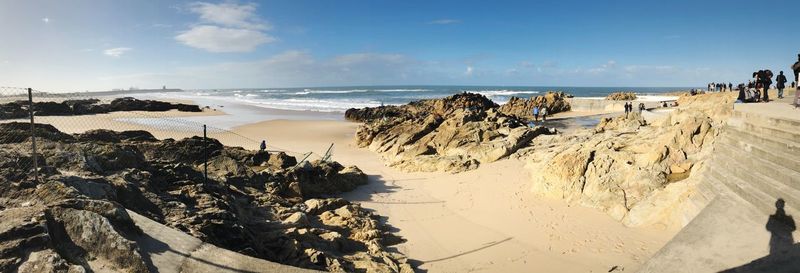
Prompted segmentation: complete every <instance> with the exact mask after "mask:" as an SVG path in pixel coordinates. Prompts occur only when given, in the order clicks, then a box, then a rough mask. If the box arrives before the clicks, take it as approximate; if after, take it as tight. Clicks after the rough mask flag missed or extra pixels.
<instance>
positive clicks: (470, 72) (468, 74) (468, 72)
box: [464, 66, 475, 76]
mask: <svg viewBox="0 0 800 273" xmlns="http://www.w3.org/2000/svg"><path fill="white" fill-rule="evenodd" d="M474 71H475V70H474V69H473V68H472V66H467V71H464V75H467V76H472V73H473V72H474Z"/></svg>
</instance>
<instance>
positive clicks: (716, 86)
mask: <svg viewBox="0 0 800 273" xmlns="http://www.w3.org/2000/svg"><path fill="white" fill-rule="evenodd" d="M711 91H717V92H722V91H733V84H732V83H728V84H725V83H713V82H712V83H709V84H708V92H711Z"/></svg>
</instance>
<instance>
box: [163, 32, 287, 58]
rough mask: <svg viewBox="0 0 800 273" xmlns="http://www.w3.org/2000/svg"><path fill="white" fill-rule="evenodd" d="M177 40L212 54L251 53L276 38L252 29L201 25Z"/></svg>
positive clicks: (177, 37)
mask: <svg viewBox="0 0 800 273" xmlns="http://www.w3.org/2000/svg"><path fill="white" fill-rule="evenodd" d="M175 40H178V41H180V42H182V43H184V44H186V45H188V46H191V47H195V48H199V49H204V50H207V51H211V52H250V51H253V50H254V49H256V47H258V46H259V45H261V44H265V43H271V42H273V41H275V38H274V37H272V36H269V35H267V34H265V33H263V32H260V31H256V30H251V29H238V28H224V27H218V26H208V25H201V26H195V27H193V28H191V29H189V30H187V31H185V32H183V33H181V34H179V35H178V36H175Z"/></svg>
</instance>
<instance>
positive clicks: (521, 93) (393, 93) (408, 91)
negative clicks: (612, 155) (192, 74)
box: [168, 86, 691, 112]
mask: <svg viewBox="0 0 800 273" xmlns="http://www.w3.org/2000/svg"><path fill="white" fill-rule="evenodd" d="M690 88H691V87H548V86H353V87H315V88H253V89H214V90H185V91H181V92H179V93H170V94H168V96H169V97H174V98H183V99H190V100H195V101H208V100H212V101H227V102H231V103H241V104H247V105H253V106H258V107H263V108H271V109H281V110H298V111H316V112H344V111H345V110H347V109H349V108H362V107H376V106H380V105H400V104H406V103H409V102H411V101H415V100H420V99H431V98H441V97H446V96H450V95H453V94H456V93H461V92H473V93H479V94H483V95H485V96H486V97H488V98H489V99H491V100H493V101H495V102H496V103H498V104H503V103H505V102H507V101H508V100H509V99H510V98H511V97H512V96H515V97H522V98H528V97H532V96H537V95H540V94H544V93H546V92H547V91H563V92H566V93H569V94H572V95H573V96H575V97H593V98H602V97H605V96H606V95H608V94H609V93H612V92H618V91H635V92H636V93H637V94H639V95H656V96H657V95H659V94H662V93H665V92H673V91H681V90H688V89H690Z"/></svg>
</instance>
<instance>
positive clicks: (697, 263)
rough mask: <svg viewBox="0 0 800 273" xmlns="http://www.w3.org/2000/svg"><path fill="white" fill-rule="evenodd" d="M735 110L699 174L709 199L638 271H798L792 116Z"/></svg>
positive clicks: (797, 163) (799, 125)
mask: <svg viewBox="0 0 800 273" xmlns="http://www.w3.org/2000/svg"><path fill="white" fill-rule="evenodd" d="M769 105H770V104H761V105H759V106H757V107H769ZM739 106H740V105H737V110H736V111H734V113H733V117H732V118H731V119H730V120H729V121H728V124H727V126H726V127H725V128H724V129H723V131H722V133H721V135H720V136H719V137H718V138H717V141H716V142H715V144H714V153H713V156H712V158H711V159H710V160H709V161H708V163H707V164H706V169H705V170H704V177H703V182H702V183H703V185H701V188H705V189H708V190H707V191H710V192H712V195H713V198H709V199H710V200H711V201H710V203H709V204H708V205H707V206H706V207H705V208H704V209H703V210H702V211H701V212H700V213H699V214H698V215H697V216H696V217H695V218H694V219H693V220H692V221H691V222H690V223H689V224H688V225H687V226H686V227H684V228H683V229H682V230H681V231H680V232H678V234H677V235H676V236H675V237H674V238H673V239H672V240H671V241H670V242H669V243H667V245H666V246H664V248H662V249H661V250H660V251H659V252H657V253H656V254H655V255H654V256H653V257H652V258H651V259H650V260H649V261H648V262H647V263H645V265H644V266H643V267H642V268H641V269H640V272H800V243H797V242H798V240H797V239H795V238H799V237H800V232H798V231H797V228H796V227H797V225H798V223H797V222H796V221H797V220H795V218H798V219H800V210H799V208H800V120H795V119H792V118H787V117H786V115H795V116H796V115H798V114H800V112H797V113H791V112H784V113H783V114H784V115H776V114H775V112H774V108H766V109H763V110H764V111H761V110H760V109H758V108H754V107H747V106H745V107H742V108H743V109H739V108H738V107H739ZM773 106H778V105H773ZM780 107H783V106H780ZM779 200H780V201H779Z"/></svg>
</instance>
